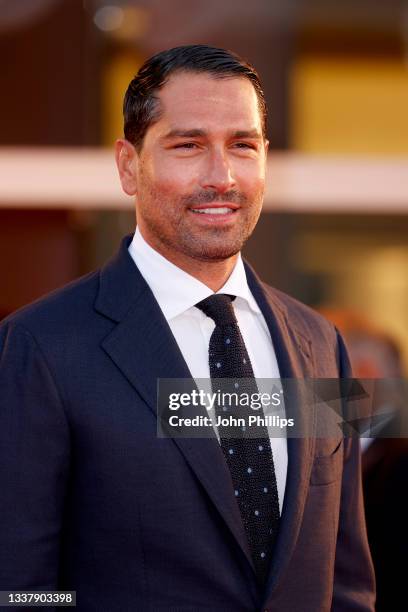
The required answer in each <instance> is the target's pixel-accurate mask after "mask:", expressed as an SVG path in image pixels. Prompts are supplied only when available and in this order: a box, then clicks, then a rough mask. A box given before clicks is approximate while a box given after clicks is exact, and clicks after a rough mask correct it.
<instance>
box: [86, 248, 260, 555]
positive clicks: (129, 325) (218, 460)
mask: <svg viewBox="0 0 408 612" xmlns="http://www.w3.org/2000/svg"><path fill="white" fill-rule="evenodd" d="M129 242H130V239H129V237H126V238H125V239H124V240H123V242H122V246H121V250H120V252H119V254H118V255H117V256H116V257H115V258H114V259H113V260H111V261H110V262H109V263H108V264H107V265H106V266H105V267H104V268H103V269H102V271H101V275H100V290H99V294H98V297H97V300H96V302H95V309H96V310H97V311H98V312H100V313H101V314H103V315H104V316H108V317H109V318H111V319H112V320H113V321H115V322H116V323H117V325H116V326H115V327H114V329H113V330H112V331H111V333H110V334H109V335H108V336H107V337H106V338H105V339H104V340H103V342H102V348H103V350H104V351H105V352H106V353H107V354H108V355H109V356H110V358H111V359H112V361H113V362H114V363H115V365H116V366H117V367H118V368H119V370H120V371H121V372H122V374H123V375H124V376H125V377H126V378H127V380H128V381H129V382H130V384H131V385H133V387H134V388H135V389H136V390H137V392H138V393H139V395H140V396H141V397H142V398H143V400H144V401H145V403H146V404H147V406H148V407H149V408H150V410H151V411H152V412H153V413H154V414H155V415H157V380H158V379H159V378H167V379H168V378H190V379H191V373H190V371H189V369H188V366H187V364H186V362H185V360H184V358H183V356H182V354H181V352H180V350H179V347H178V345H177V342H176V340H175V338H174V336H173V334H172V332H171V329H170V327H169V325H168V323H167V321H166V320H165V318H164V316H163V314H162V311H161V309H160V307H159V305H158V303H157V301H156V299H155V298H154V296H153V294H152V292H151V290H150V288H149V287H148V285H147V283H146V282H145V280H144V279H143V277H142V276H141V274H140V272H139V270H138V269H137V267H136V266H135V264H134V262H133V261H132V259H131V257H130V255H129V254H128V251H127V248H128V245H129ZM204 413H205V411H204V409H203V414H204ZM173 441H174V443H175V444H176V445H177V446H178V448H179V449H180V451H181V452H182V454H183V455H184V457H185V459H186V461H187V462H188V464H189V466H190V468H191V469H192V470H193V472H194V473H195V475H196V476H197V478H198V479H199V480H200V482H201V484H202V485H203V487H204V488H205V490H206V491H207V493H208V495H209V496H210V498H211V500H212V502H213V503H214V505H215V506H216V508H217V510H218V512H219V513H220V514H221V516H222V517H223V519H224V521H225V523H226V524H227V525H228V527H229V529H230V530H231V532H232V534H233V535H234V537H235V539H236V540H237V542H238V544H239V546H240V547H241V549H242V550H243V552H244V554H245V556H246V557H247V559H248V561H249V563H250V564H251V565H252V567H253V563H252V559H251V554H250V550H249V546H248V542H247V538H246V535H245V531H244V527H243V525H242V520H241V516H240V513H239V509H238V505H237V503H236V500H235V497H234V492H233V486H232V482H231V477H230V474H229V471H228V467H227V465H226V463H225V460H224V457H223V454H222V450H221V448H220V445H219V443H218V441H217V439H216V437H215V435H214V437H213V438H207V439H204V438H195V439H187V438H174V439H173Z"/></svg>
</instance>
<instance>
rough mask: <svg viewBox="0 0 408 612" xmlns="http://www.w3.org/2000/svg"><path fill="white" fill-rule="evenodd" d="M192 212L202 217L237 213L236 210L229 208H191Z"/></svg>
mask: <svg viewBox="0 0 408 612" xmlns="http://www.w3.org/2000/svg"><path fill="white" fill-rule="evenodd" d="M191 211H192V212H194V213H199V214H201V215H228V214H232V213H234V212H235V210H232V208H228V207H227V206H225V207H219V208H191Z"/></svg>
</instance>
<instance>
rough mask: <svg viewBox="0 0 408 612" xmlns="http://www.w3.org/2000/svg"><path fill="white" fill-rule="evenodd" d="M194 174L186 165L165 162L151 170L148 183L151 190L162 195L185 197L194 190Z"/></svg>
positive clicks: (195, 177)
mask: <svg viewBox="0 0 408 612" xmlns="http://www.w3.org/2000/svg"><path fill="white" fill-rule="evenodd" d="M196 174H197V173H196V172H195V170H193V169H192V168H190V167H189V166H188V164H180V163H174V162H171V161H166V162H162V163H159V164H157V165H155V166H154V168H152V169H151V171H150V172H149V175H150V180H149V182H150V185H151V188H152V190H154V191H157V192H160V193H162V194H167V195H169V196H171V195H173V196H177V195H185V194H188V193H190V192H191V190H192V189H194V186H195V184H196V181H197V176H196Z"/></svg>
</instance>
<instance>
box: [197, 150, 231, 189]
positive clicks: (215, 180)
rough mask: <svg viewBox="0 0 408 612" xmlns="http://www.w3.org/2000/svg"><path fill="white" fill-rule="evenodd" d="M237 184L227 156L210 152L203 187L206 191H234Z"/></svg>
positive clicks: (219, 152)
mask: <svg viewBox="0 0 408 612" xmlns="http://www.w3.org/2000/svg"><path fill="white" fill-rule="evenodd" d="M235 184H236V182H235V179H234V176H233V171H232V168H231V165H230V162H229V160H228V158H227V156H226V154H225V153H224V152H223V151H216V150H213V151H211V152H209V154H208V158H207V164H206V167H205V172H204V174H203V177H202V180H201V186H202V187H203V188H204V189H214V190H216V191H218V192H220V193H224V192H226V191H229V190H230V189H233V188H234V187H235Z"/></svg>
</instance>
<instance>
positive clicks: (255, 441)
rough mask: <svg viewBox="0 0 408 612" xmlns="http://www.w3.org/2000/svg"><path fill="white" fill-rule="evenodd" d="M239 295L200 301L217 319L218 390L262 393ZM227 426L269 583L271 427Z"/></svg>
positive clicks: (273, 511) (234, 472) (213, 358)
mask: <svg viewBox="0 0 408 612" xmlns="http://www.w3.org/2000/svg"><path fill="white" fill-rule="evenodd" d="M234 299H235V296H230V295H225V294H214V295H212V296H210V297H208V298H207V299H205V300H202V301H201V302H199V303H198V304H196V306H197V308H199V309H200V310H202V311H203V312H204V313H205V314H206V315H207V316H208V317H210V318H211V319H213V321H214V322H215V329H214V331H213V333H212V335H211V338H210V344H209V364H210V376H211V382H212V388H213V392H214V393H216V392H217V391H220V390H221V391H222V392H224V391H226V390H227V389H228V390H229V391H235V392H237V391H238V392H240V393H242V392H245V393H246V394H249V395H250V394H251V393H258V388H257V385H256V382H255V377H254V372H253V369H252V365H251V361H250V359H249V356H248V352H247V349H246V347H245V343H244V340H243V338H242V336H241V332H240V330H239V326H238V322H237V319H236V317H235V313H234V309H233V306H232V300H234ZM216 379H224V381H222V384H220V383H221V381H219V380H218V381H217V380H216ZM225 379H228V380H227V381H226V380H225ZM239 379H245V380H244V381H243V380H241V381H240V380H239ZM237 410H238V412H236V414H239V416H240V417H243V416H244V417H245V416H246V417H248V416H249V414H252V415H253V414H256V415H257V416H260V417H262V418H263V417H264V414H263V412H262V410H257V411H256V413H254V412H253V411H252V410H251V408H250V407H242V406H240V407H239V408H238V409H237ZM233 411H234V409H233V408H231V407H230V406H228V407H226V406H225V405H223V406H222V405H221V406H220V405H217V406H216V413H217V417H218V416H219V415H221V416H224V417H225V416H226V414H227V413H228V414H231V413H233ZM245 413H246V414H245ZM245 422H247V419H245ZM226 427H227V429H226V428H225V427H224V426H222V425H220V426H219V427H218V433H219V436H220V443H221V448H222V451H223V453H224V456H225V459H226V462H227V465H228V467H229V470H230V472H231V478H232V482H233V486H234V493H235V498H236V500H237V503H238V506H239V509H240V512H241V516H242V521H243V524H244V527H245V531H246V534H247V538H248V542H249V546H250V549H251V553H252V557H253V560H254V565H255V569H256V572H257V577H258V579H259V582H260V584H264V583H265V580H266V577H267V574H268V570H269V566H270V561H271V557H272V550H273V545H274V542H275V539H276V534H277V531H278V526H279V500H278V490H277V485H276V475H275V468H274V464H273V456H272V449H271V445H270V441H269V436H268V431H267V428H266V427H265V426H264V427H262V426H257V429H256V436H257V437H256V438H254V437H252V438H251V437H248V433H246V432H247V431H248V427H247V425H244V426H240V427H236V428H232V429H231V427H230V426H226ZM258 434H259V437H258Z"/></svg>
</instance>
